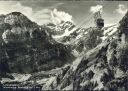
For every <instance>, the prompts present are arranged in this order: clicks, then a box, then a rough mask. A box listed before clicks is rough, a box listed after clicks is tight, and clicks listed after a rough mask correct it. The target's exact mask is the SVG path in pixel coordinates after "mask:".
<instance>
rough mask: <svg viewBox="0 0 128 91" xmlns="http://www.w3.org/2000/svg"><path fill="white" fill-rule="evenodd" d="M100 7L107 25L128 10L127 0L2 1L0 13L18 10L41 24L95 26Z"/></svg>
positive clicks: (114, 21)
mask: <svg viewBox="0 0 128 91" xmlns="http://www.w3.org/2000/svg"><path fill="white" fill-rule="evenodd" d="M98 8H100V9H101V11H102V17H103V18H104V21H105V26H108V25H112V24H115V23H118V22H119V20H120V19H121V18H122V17H123V16H124V15H125V13H126V11H127V10H128V2H127V1H47V0H43V1H38V2H37V1H0V14H8V13H10V12H14V11H18V12H21V13H23V14H24V15H26V16H27V17H28V18H29V19H31V20H32V21H35V22H36V23H38V24H39V25H43V24H47V23H49V22H52V23H55V24H59V23H60V22H61V21H62V20H63V21H71V22H73V23H74V24H76V25H79V24H81V23H82V22H84V21H85V23H84V27H88V26H93V25H94V22H93V18H91V17H93V14H94V12H95V11H96V10H97V9H98Z"/></svg>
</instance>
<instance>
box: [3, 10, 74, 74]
mask: <svg viewBox="0 0 128 91" xmlns="http://www.w3.org/2000/svg"><path fill="white" fill-rule="evenodd" d="M3 24H4V25H5V28H2V29H1V30H2V31H3V33H2V35H1V37H2V40H3V42H2V43H1V49H2V50H1V51H2V52H1V53H2V54H1V56H2V55H4V56H2V58H1V61H2V60H4V61H5V63H7V64H8V70H9V71H10V72H20V73H24V72H25V73H30V72H35V71H40V70H49V69H52V68H55V67H58V66H62V65H63V64H65V63H66V62H67V61H68V60H70V57H73V56H72V55H71V54H70V50H68V48H69V47H68V46H64V45H63V44H60V43H57V42H56V41H54V39H52V38H51V36H50V35H49V34H48V33H47V32H46V30H45V29H44V28H42V27H40V26H38V25H37V24H36V23H34V22H32V21H30V20H29V19H28V18H27V17H26V16H24V15H23V14H21V13H20V12H12V13H10V14H7V15H5V16H4V21H3ZM70 61H71V60H70ZM56 63H58V65H56ZM49 66H50V67H49Z"/></svg>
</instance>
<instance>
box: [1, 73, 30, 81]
mask: <svg viewBox="0 0 128 91" xmlns="http://www.w3.org/2000/svg"><path fill="white" fill-rule="evenodd" d="M11 75H12V76H13V77H14V80H13V79H9V78H2V81H1V83H6V82H24V81H26V80H28V79H29V78H30V77H31V74H17V73H12V74H11Z"/></svg>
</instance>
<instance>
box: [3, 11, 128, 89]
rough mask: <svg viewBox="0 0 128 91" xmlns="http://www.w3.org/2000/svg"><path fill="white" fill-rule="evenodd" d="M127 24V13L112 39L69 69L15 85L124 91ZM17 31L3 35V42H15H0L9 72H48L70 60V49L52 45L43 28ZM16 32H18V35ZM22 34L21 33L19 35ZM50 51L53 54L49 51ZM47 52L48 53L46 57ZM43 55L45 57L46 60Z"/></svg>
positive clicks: (127, 70)
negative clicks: (8, 38)
mask: <svg viewBox="0 0 128 91" xmlns="http://www.w3.org/2000/svg"><path fill="white" fill-rule="evenodd" d="M127 20H128V12H127V13H126V15H125V16H124V18H123V19H122V20H121V21H120V22H119V26H118V28H117V30H118V31H117V32H116V34H115V35H114V37H113V36H110V37H108V38H107V39H106V40H105V41H103V42H102V43H98V45H96V46H94V47H92V49H90V50H89V51H83V52H82V53H81V54H80V56H77V58H76V59H75V60H74V61H73V63H71V64H70V65H68V66H66V67H63V68H58V69H53V70H50V71H44V72H39V73H36V72H35V73H34V74H32V75H31V77H30V78H29V79H28V80H26V81H25V83H22V82H19V84H18V85H24V86H25V85H28V84H29V85H35V84H33V83H30V82H29V81H34V80H35V79H36V78H37V80H38V81H37V83H36V84H40V85H41V86H42V89H43V90H85V91H86V90H108V91H111V90H112V91H116V90H121V91H127V90H128V87H127V86H128V57H127V56H128V37H127V36H128V35H127V31H128V29H127V26H128V21H127ZM30 24H31V23H30ZM16 28H17V27H16ZM16 28H15V27H12V28H11V29H10V30H11V33H10V31H9V30H6V31H7V33H5V31H4V33H5V39H6V36H7V37H9V36H11V38H12V37H16V40H3V41H4V43H5V44H4V46H2V47H4V49H5V50H2V52H1V53H3V54H2V55H3V56H5V58H6V60H7V61H5V62H7V63H8V65H9V66H7V67H8V69H9V71H10V70H11V71H12V72H24V73H25V72H26V73H30V72H34V71H40V70H47V69H49V68H51V69H52V68H54V67H55V66H58V67H60V66H62V64H64V63H65V62H66V61H65V60H67V59H73V58H72V55H71V53H70V51H72V49H70V47H68V46H65V45H64V44H60V43H57V42H56V41H54V40H53V39H52V38H51V36H50V35H48V34H47V32H46V31H45V28H40V27H39V26H38V25H37V27H36V29H35V28H33V27H29V28H28V27H25V28H22V27H20V28H21V29H20V28H18V29H16ZM24 29H27V30H24ZM17 30H19V31H18V32H17ZM22 30H23V32H21V31H22ZM46 30H47V29H46ZM26 31H27V32H26ZM8 32H9V33H8ZM13 34H14V36H13ZM21 35H22V36H21ZM17 36H18V37H17ZM3 38H4V37H3ZM22 38H24V39H22ZM14 39H15V38H14ZM6 41H7V42H6ZM12 47H15V49H13V48H12ZM51 48H52V49H53V50H54V51H50V49H51ZM10 49H11V50H10ZM12 49H13V50H12ZM48 50H49V53H46V51H48ZM58 50H59V51H58ZM42 51H43V52H42ZM42 53H44V54H45V53H46V54H45V56H43V55H42ZM58 54H59V55H58ZM15 56H18V57H15ZM20 60H22V61H20ZM1 61H2V60H1ZM3 63H4V62H3ZM54 64H56V65H54ZM57 64H58V65H57ZM17 68H19V69H17ZM8 69H6V70H8ZM26 70H27V71H26ZM46 79H47V80H46Z"/></svg>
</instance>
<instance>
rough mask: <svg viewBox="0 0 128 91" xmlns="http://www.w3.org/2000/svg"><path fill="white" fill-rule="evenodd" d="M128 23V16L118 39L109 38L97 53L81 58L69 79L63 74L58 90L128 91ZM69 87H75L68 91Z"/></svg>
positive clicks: (68, 74) (69, 72) (94, 50)
mask: <svg viewBox="0 0 128 91" xmlns="http://www.w3.org/2000/svg"><path fill="white" fill-rule="evenodd" d="M127 20H128V12H127V14H126V15H125V16H124V18H123V19H122V20H121V21H120V25H119V27H118V34H117V35H116V38H113V36H112V37H110V38H108V39H107V40H105V41H104V42H102V43H101V44H99V45H98V46H97V47H95V48H94V49H92V50H89V51H88V52H87V53H85V54H84V55H83V54H82V55H81V56H80V57H82V58H80V57H79V58H77V60H76V62H77V61H79V62H77V63H78V65H77V66H76V65H75V66H73V65H72V66H71V67H70V69H69V70H68V71H67V72H66V73H65V75H63V74H61V75H60V76H58V77H57V78H58V79H59V82H61V83H60V84H58V85H57V88H59V89H67V90H71V89H74V90H114V91H115V90H123V91H127V90H128V87H127V85H128V57H127V56H128V52H127V51H128V41H127V31H128V29H127V28H126V27H127V26H128V21H127ZM119 35H120V36H119ZM81 59H82V60H81ZM74 62H75V61H74ZM74 68H75V69H74ZM59 82H58V83H59ZM72 84H73V86H72ZM68 86H72V87H71V88H68ZM55 88H56V87H55Z"/></svg>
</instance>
